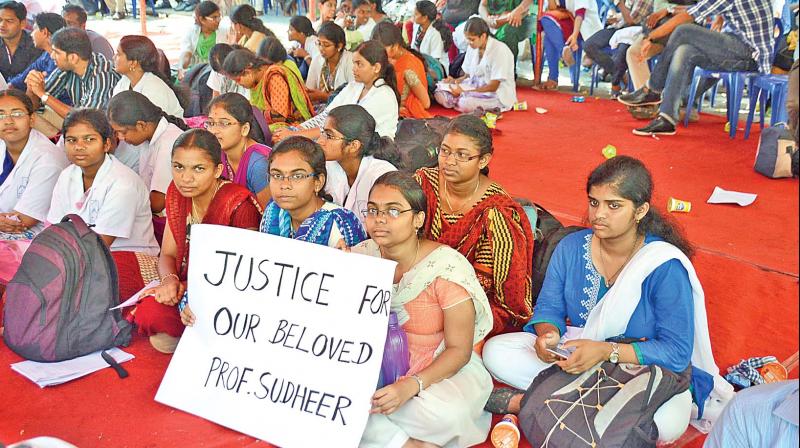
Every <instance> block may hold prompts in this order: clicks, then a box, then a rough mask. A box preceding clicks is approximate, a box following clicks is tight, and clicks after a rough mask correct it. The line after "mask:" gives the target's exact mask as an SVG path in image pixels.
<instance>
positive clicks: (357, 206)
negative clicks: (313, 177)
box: [325, 156, 397, 224]
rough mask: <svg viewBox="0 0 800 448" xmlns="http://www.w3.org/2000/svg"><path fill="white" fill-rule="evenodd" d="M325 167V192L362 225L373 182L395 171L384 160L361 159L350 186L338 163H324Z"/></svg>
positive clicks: (393, 167) (369, 157)
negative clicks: (363, 212) (352, 214)
mask: <svg viewBox="0 0 800 448" xmlns="http://www.w3.org/2000/svg"><path fill="white" fill-rule="evenodd" d="M325 167H326V169H327V171H328V177H327V179H326V182H325V191H327V192H328V193H329V194H330V195H331V197H333V202H335V203H337V204H339V205H341V206H343V207H344V208H346V209H348V210H350V211H351V212H353V213H355V214H356V216H358V219H360V220H361V222H362V224H363V222H364V215H362V214H361V212H362V211H363V210H366V208H367V202H368V201H369V191H370V190H371V189H372V185H373V184H374V183H375V180H377V179H378V178H379V177H381V176H382V175H383V174H385V173H388V172H390V171H397V168H395V166H394V165H392V164H391V163H389V162H387V161H385V160H381V159H376V158H375V157H372V156H366V157H364V158H362V159H361V165H359V167H358V174H356V179H355V180H354V181H353V185H352V186H351V185H350V184H348V182H347V173H345V172H344V168H342V166H341V165H339V162H336V161H330V162H326V163H325Z"/></svg>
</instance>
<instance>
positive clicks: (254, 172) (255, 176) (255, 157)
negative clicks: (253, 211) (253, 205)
mask: <svg viewBox="0 0 800 448" xmlns="http://www.w3.org/2000/svg"><path fill="white" fill-rule="evenodd" d="M268 185H269V159H267V156H265V155H263V154H261V153H259V152H256V151H253V154H251V155H250V162H249V163H248V164H247V189H248V190H250V191H251V192H252V193H253V194H258V193H260V192H261V191H262V190H263V189H265V188H267V186H268Z"/></svg>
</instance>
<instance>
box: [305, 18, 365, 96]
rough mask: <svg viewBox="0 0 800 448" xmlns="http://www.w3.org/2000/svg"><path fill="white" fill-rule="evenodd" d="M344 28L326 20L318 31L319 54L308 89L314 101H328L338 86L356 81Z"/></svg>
mask: <svg viewBox="0 0 800 448" xmlns="http://www.w3.org/2000/svg"><path fill="white" fill-rule="evenodd" d="M346 44H347V42H346V40H345V35H344V30H343V29H342V27H340V26H339V25H337V24H335V23H333V22H325V23H323V24H322V26H320V27H319V31H318V32H317V46H319V53H318V54H317V55H315V56H314V57H313V59H312V60H311V65H310V66H309V67H308V76H307V77H306V88H307V89H308V96H310V97H311V101H314V102H315V103H319V102H322V103H327V102H328V99H329V98H330V95H331V94H332V93H333V92H334V91H335V90H336V89H338V88H339V87H341V86H343V85H345V84H347V83H348V82H350V81H352V80H353V53H351V52H349V51H347V50H346V49H345V45H346Z"/></svg>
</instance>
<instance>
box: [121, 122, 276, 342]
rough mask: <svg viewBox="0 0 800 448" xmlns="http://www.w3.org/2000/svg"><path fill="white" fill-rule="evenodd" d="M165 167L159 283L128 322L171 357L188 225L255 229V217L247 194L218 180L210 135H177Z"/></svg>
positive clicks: (219, 168)
mask: <svg viewBox="0 0 800 448" xmlns="http://www.w3.org/2000/svg"><path fill="white" fill-rule="evenodd" d="M171 166H172V179H173V182H172V184H170V186H169V190H168V191H167V207H166V214H167V226H166V230H165V231H164V239H163V241H162V243H161V255H160V257H159V261H158V274H159V277H160V278H161V284H160V285H159V286H157V287H155V288H152V289H149V290H147V291H144V292H143V293H142V297H143V298H142V300H141V301H140V302H139V304H138V305H137V306H136V308H135V310H134V311H133V312H132V313H131V317H130V318H129V320H131V321H132V322H133V323H135V324H136V325H137V326H138V328H139V333H140V334H142V335H145V336H150V343H151V344H152V345H153V347H154V348H155V349H156V350H158V351H160V352H163V353H172V352H174V351H175V347H176V346H177V344H178V339H179V338H180V336H181V334H183V329H184V325H183V323H182V322H181V316H180V314H179V312H178V307H177V306H176V305H177V304H178V302H179V301H180V299H181V297H183V293H184V292H185V291H186V279H187V274H188V272H189V241H190V237H191V226H192V225H193V224H217V225H222V226H229V227H238V228H240V229H251V230H255V229H257V228H258V221H259V219H260V218H261V209H260V207H259V206H258V202H256V199H255V197H254V196H253V194H252V193H250V191H249V190H247V189H246V188H244V187H242V186H241V185H237V184H235V183H233V182H230V181H228V180H225V179H224V178H223V176H222V173H223V170H224V167H223V165H222V147H221V146H220V144H219V140H217V138H216V137H215V136H214V134H212V133H210V132H208V131H206V130H204V129H191V130H189V131H186V132H184V133H183V134H181V135H180V137H178V139H177V140H175V145H174V146H173V150H172V164H171Z"/></svg>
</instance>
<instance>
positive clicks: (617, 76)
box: [583, 28, 628, 85]
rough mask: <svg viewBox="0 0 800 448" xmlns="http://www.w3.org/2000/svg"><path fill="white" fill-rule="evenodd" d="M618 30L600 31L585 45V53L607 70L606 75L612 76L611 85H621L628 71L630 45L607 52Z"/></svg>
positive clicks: (623, 45) (607, 29) (622, 45)
mask: <svg viewBox="0 0 800 448" xmlns="http://www.w3.org/2000/svg"><path fill="white" fill-rule="evenodd" d="M617 31H618V30H617V29H616V28H606V29H603V30H600V31H598V32H596V33H594V34H593V35H592V37H590V38H589V39H587V40H586V42H585V43H584V44H583V51H585V52H586V54H587V55H588V56H589V57H590V58H592V60H593V61H594V62H595V63H596V64H597V65H599V66H600V67H602V68H603V70H605V72H606V73H608V74H610V75H611V77H612V78H611V83H612V84H613V85H619V84H620V83H621V81H622V77H623V75H625V71H626V70H627V69H628V63H627V61H626V60H625V55H626V54H627V53H628V45H627V44H620V45H619V47H617V49H616V50H613V52H612V53H610V54H609V53H607V52H606V51H605V49H606V48H608V44H609V42H610V41H611V37H613V36H614V33H616V32H617Z"/></svg>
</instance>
